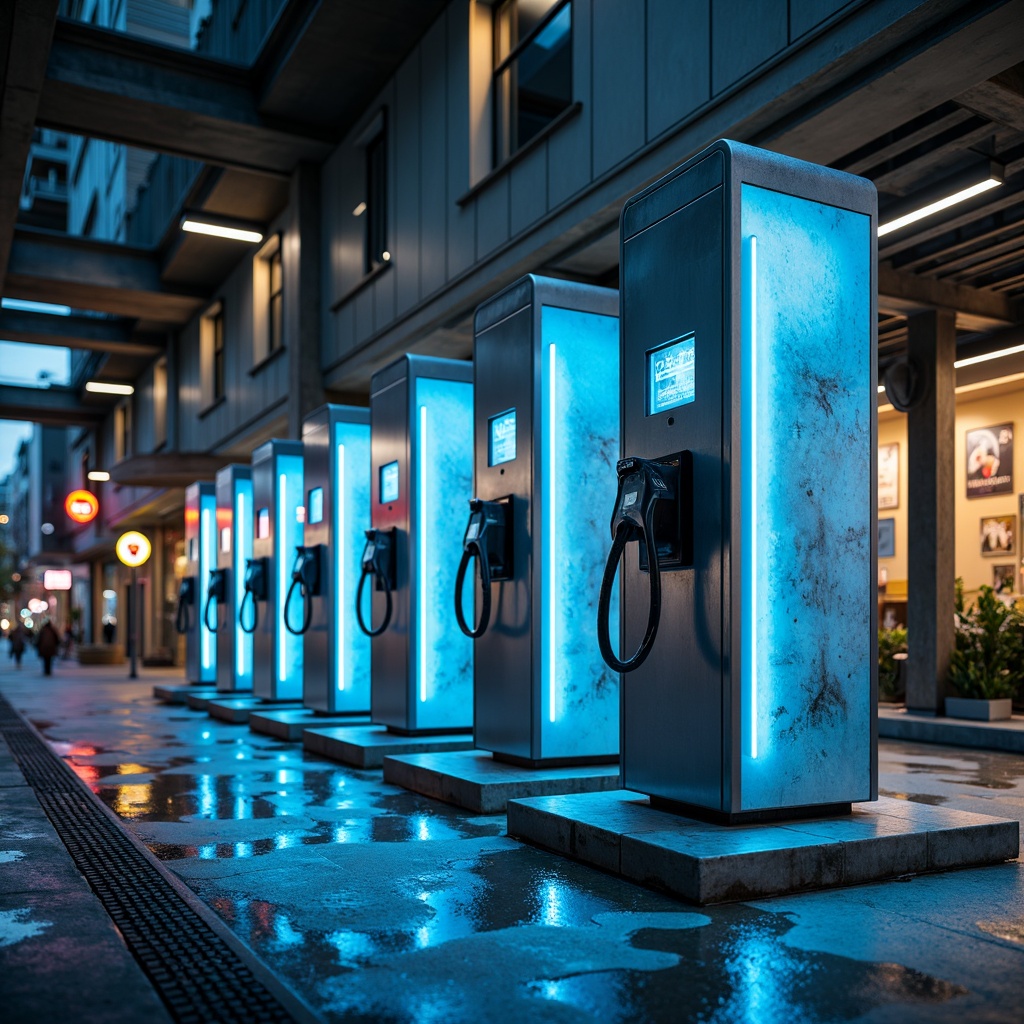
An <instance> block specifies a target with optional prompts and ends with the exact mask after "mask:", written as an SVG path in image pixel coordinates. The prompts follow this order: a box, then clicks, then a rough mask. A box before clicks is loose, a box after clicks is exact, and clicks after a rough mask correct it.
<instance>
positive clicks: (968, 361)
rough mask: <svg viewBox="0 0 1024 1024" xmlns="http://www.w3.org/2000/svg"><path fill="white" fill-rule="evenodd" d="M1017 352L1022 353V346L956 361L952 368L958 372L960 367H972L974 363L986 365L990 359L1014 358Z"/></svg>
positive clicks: (1023, 348) (1023, 347) (1023, 349)
mask: <svg viewBox="0 0 1024 1024" xmlns="http://www.w3.org/2000/svg"><path fill="white" fill-rule="evenodd" d="M1018 352H1024V345H1014V346H1013V347H1012V348H1001V349H998V350H997V351H995V352H986V353H985V354H984V355H981V356H968V357H967V358H966V359H958V360H957V361H956V362H955V363H954V364H953V366H955V367H956V369H958V370H959V369H960V367H961V366H974V364H975V363H987V362H988V361H989V360H990V359H1002V358H1003V356H1015V355H1017V353H1018Z"/></svg>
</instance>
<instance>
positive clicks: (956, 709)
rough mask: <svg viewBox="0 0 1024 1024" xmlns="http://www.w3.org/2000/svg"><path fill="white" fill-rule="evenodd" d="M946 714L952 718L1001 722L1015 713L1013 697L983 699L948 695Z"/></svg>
mask: <svg viewBox="0 0 1024 1024" xmlns="http://www.w3.org/2000/svg"><path fill="white" fill-rule="evenodd" d="M946 714H947V715H949V717H950V718H972V719H974V720H975V721H979V722H1000V721H1003V720H1004V719H1007V718H1009V717H1010V715H1011V714H1013V699H1012V698H1011V697H1001V698H1000V699H999V700H981V699H979V698H976V697H947V698H946Z"/></svg>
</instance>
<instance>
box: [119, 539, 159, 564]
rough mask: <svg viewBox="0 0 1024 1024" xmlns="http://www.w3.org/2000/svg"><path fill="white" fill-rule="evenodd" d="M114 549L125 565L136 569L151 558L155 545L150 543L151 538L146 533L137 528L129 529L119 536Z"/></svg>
mask: <svg viewBox="0 0 1024 1024" xmlns="http://www.w3.org/2000/svg"><path fill="white" fill-rule="evenodd" d="M114 550H115V551H116V552H117V557H118V558H120V559H121V561H122V562H124V564H125V565H127V566H130V567H131V568H132V569H135V568H137V567H138V566H140V565H142V564H143V563H144V562H146V561H148V560H149V556H150V555H151V554H152V553H153V545H152V544H150V543H149V538H148V537H147V536H145V535H144V534H141V533H139V532H138V531H137V530H129V531H128V532H127V533H122V534H121V536H120V537H118V538H117V544H116V545H114Z"/></svg>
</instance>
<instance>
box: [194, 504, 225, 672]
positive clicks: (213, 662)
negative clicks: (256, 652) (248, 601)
mask: <svg viewBox="0 0 1024 1024" xmlns="http://www.w3.org/2000/svg"><path fill="white" fill-rule="evenodd" d="M197 547H198V548H199V575H198V577H197V585H198V587H199V592H198V593H197V594H196V621H197V623H198V625H199V682H201V683H212V682H216V679H217V635H216V634H215V633H214V632H213V631H212V630H211V629H209V628H208V627H207V625H206V616H205V615H204V614H203V612H204V611H205V609H206V591H207V588H208V587H209V584H210V570H211V569H216V568H217V495H216V493H215V492H214V491H213V490H212V488H211V490H210V493H209V494H203V495H200V497H199V537H198V538H197ZM220 611H221V610H220V609H219V608H217V609H216V612H217V614H218V615H219V614H220ZM210 617H211V618H213V615H212V611H211V616H210Z"/></svg>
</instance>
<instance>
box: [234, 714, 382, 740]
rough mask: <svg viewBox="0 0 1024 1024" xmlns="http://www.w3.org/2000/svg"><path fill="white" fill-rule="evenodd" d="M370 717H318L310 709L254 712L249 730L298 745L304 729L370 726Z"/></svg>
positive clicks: (250, 717) (250, 718)
mask: <svg viewBox="0 0 1024 1024" xmlns="http://www.w3.org/2000/svg"><path fill="white" fill-rule="evenodd" d="M369 724H370V716H369V715H367V714H362V715H318V714H317V713H316V712H315V711H310V710H309V708H294V707H293V708H285V709H283V710H281V711H263V710H259V709H257V710H254V711H252V712H251V713H250V714H249V728H250V729H251V730H252V731H253V732H259V733H263V735H264V736H276V737H277V738H278V739H281V740H288V741H289V742H292V743H297V742H298V741H299V740H301V739H302V731H303V730H304V729H317V728H328V727H331V726H339V725H369Z"/></svg>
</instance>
